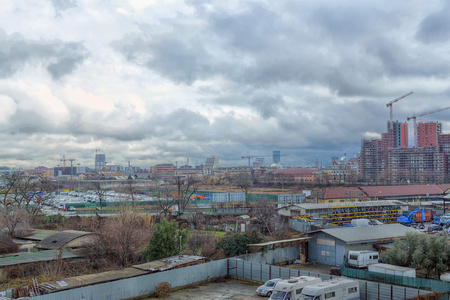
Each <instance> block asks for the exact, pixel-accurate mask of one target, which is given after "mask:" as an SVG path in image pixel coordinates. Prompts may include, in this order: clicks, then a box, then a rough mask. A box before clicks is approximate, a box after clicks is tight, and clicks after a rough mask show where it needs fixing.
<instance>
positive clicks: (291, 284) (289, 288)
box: [269, 276, 322, 300]
mask: <svg viewBox="0 0 450 300" xmlns="http://www.w3.org/2000/svg"><path fill="white" fill-rule="evenodd" d="M319 282H322V279H320V278H317V277H310V276H300V277H292V278H290V279H287V280H282V281H279V282H278V283H277V285H276V286H275V288H274V290H273V294H272V296H271V297H270V298H269V300H299V299H300V296H301V293H302V290H303V288H304V287H305V286H307V285H310V284H316V283H319Z"/></svg>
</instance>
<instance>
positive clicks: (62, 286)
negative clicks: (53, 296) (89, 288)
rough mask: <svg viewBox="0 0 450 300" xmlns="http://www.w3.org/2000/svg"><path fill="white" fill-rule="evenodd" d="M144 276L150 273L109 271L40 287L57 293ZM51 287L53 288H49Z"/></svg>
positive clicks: (136, 270)
mask: <svg viewBox="0 0 450 300" xmlns="http://www.w3.org/2000/svg"><path fill="white" fill-rule="evenodd" d="M144 274H148V271H142V270H139V269H136V268H125V269H123V270H114V271H107V272H102V273H97V274H88V275H82V276H76V277H70V278H65V279H64V280H59V281H51V282H46V283H43V284H40V286H41V287H44V288H46V290H47V291H48V292H55V291H60V290H67V289H73V288H75V287H80V286H86V285H91V284H97V283H102V282H109V281H113V280H119V279H125V278H130V277H134V276H139V275H144ZM49 286H50V287H53V288H49Z"/></svg>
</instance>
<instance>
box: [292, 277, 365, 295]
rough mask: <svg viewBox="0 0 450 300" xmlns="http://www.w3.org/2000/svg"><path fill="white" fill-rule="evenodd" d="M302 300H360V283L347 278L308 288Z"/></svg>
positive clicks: (303, 293)
mask: <svg viewBox="0 0 450 300" xmlns="http://www.w3.org/2000/svg"><path fill="white" fill-rule="evenodd" d="M300 299H301V300H325V299H326V300H338V299H339V300H359V299H360V298H359V283H358V281H356V280H350V279H345V278H339V279H332V280H328V281H323V282H321V283H317V284H312V285H308V286H306V287H305V288H304V289H303V291H302V296H301V298H300Z"/></svg>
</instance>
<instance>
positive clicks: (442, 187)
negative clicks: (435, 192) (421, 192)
mask: <svg viewBox="0 0 450 300" xmlns="http://www.w3.org/2000/svg"><path fill="white" fill-rule="evenodd" d="M437 187H438V188H439V189H440V190H441V191H442V192H443V193H445V192H446V191H448V190H449V189H450V184H449V183H447V184H438V185H437Z"/></svg>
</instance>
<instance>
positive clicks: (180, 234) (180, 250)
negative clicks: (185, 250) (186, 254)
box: [180, 234, 183, 256]
mask: <svg viewBox="0 0 450 300" xmlns="http://www.w3.org/2000/svg"><path fill="white" fill-rule="evenodd" d="M182 237H183V236H182V235H181V234H180V256H181V238H182Z"/></svg>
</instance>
